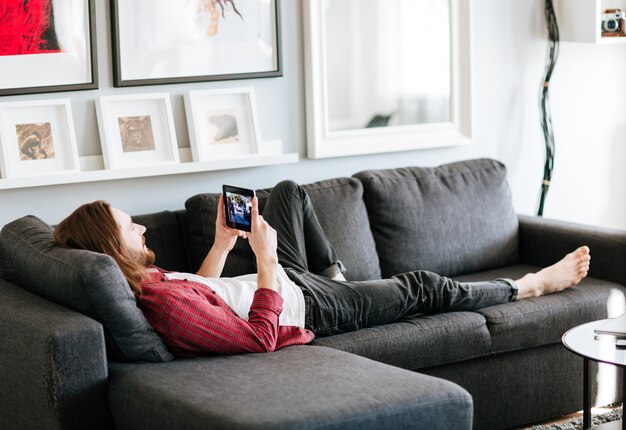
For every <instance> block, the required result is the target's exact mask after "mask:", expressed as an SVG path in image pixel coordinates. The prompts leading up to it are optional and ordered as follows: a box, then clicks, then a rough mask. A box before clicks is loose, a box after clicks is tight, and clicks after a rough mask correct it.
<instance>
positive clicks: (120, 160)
mask: <svg viewBox="0 0 626 430" xmlns="http://www.w3.org/2000/svg"><path fill="white" fill-rule="evenodd" d="M96 114H97V117H98V129H99V131H100V140H101V143H102V157H103V161H104V167H105V169H107V170H116V169H133V168H137V167H154V166H162V165H168V164H178V163H179V162H180V155H179V150H178V144H177V143H176V132H175V128H174V117H173V115H172V104H171V101H170V95H169V93H150V94H132V95H121V96H101V97H99V98H98V100H97V101H96Z"/></svg>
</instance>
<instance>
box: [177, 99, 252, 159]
mask: <svg viewBox="0 0 626 430" xmlns="http://www.w3.org/2000/svg"><path fill="white" fill-rule="evenodd" d="M185 112H186V114H187V127H188V128H189V140H190V144H191V154H192V158H193V161H209V160H219V159H233V158H237V157H241V156H245V155H252V154H258V152H259V142H260V141H261V133H260V131H259V121H258V118H257V109H256V99H255V95H254V89H253V88H252V87H244V88H226V89H213V90H196V91H189V92H188V93H186V94H185Z"/></svg>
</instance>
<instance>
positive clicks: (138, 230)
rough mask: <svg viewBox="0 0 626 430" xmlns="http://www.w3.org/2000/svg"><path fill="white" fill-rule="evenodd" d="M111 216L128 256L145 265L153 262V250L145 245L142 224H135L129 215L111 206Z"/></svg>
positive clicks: (144, 230)
mask: <svg viewBox="0 0 626 430" xmlns="http://www.w3.org/2000/svg"><path fill="white" fill-rule="evenodd" d="M111 212H112V213H113V218H115V221H116V222H117V225H118V227H119V231H120V237H121V238H122V241H123V242H124V245H126V248H127V249H128V252H129V254H130V257H131V258H132V259H133V260H135V261H137V262H139V263H141V264H144V265H146V266H149V265H151V264H152V263H154V252H152V250H150V249H148V247H147V246H146V239H145V238H144V236H143V234H144V233H145V232H146V228H145V227H144V226H143V225H140V224H135V223H134V222H133V221H132V219H131V218H130V215H128V214H126V213H124V212H122V211H121V210H119V209H116V208H113V207H112V208H111Z"/></svg>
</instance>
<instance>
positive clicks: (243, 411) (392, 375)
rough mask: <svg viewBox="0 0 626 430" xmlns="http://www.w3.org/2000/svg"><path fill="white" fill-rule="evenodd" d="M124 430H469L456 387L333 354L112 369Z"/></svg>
mask: <svg viewBox="0 0 626 430" xmlns="http://www.w3.org/2000/svg"><path fill="white" fill-rule="evenodd" d="M109 403H110V406H111V413H112V415H113V419H114V421H115V424H116V428H119V429H134V430H140V429H156V430H158V429H172V428H180V429H187V430H193V429H207V428H216V429H217V428H220V429H221V428H224V429H298V430H300V429H313V428H315V429H338V430H339V429H341V430H346V429H359V430H361V429H409V428H423V429H431V430H438V429H441V430H444V429H445V430H448V429H458V430H461V429H470V428H471V426H472V400H471V397H470V395H469V394H468V393H467V392H466V391H465V390H463V389H462V388H460V387H459V386H458V385H455V384H453V383H451V382H449V381H445V380H443V379H437V378H433V377H430V376H425V375H421V374H418V373H414V372H409V371H406V370H403V369H398V368H396V367H392V366H387V365H384V364H382V363H376V362H374V361H371V360H368V359H366V358H363V357H358V356H355V355H353V354H346V353H345V352H341V351H336V350H333V349H329V348H322V347H312V346H291V347H288V348H284V349H281V350H279V351H277V352H273V353H271V354H246V355H237V356H229V357H204V358H198V359H194V360H182V359H176V360H174V361H172V362H170V363H159V364H141V365H137V364H114V365H112V366H111V367H110V376H109Z"/></svg>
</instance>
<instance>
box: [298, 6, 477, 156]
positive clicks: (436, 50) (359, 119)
mask: <svg viewBox="0 0 626 430" xmlns="http://www.w3.org/2000/svg"><path fill="white" fill-rule="evenodd" d="M470 3H471V0H419V1H415V0H307V1H306V2H305V3H304V11H303V13H304V23H305V69H306V104H307V129H308V136H307V138H308V145H307V146H308V156H309V157H310V158H323V157H336V156H343V155H353V154H367V153H377V152H393V151H402V150H411V149H420V148H433V147H438V146H449V145H460V144H464V143H469V142H470V141H471V133H472V109H471V65H470V53H471V52H470V51H471V42H470Z"/></svg>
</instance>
